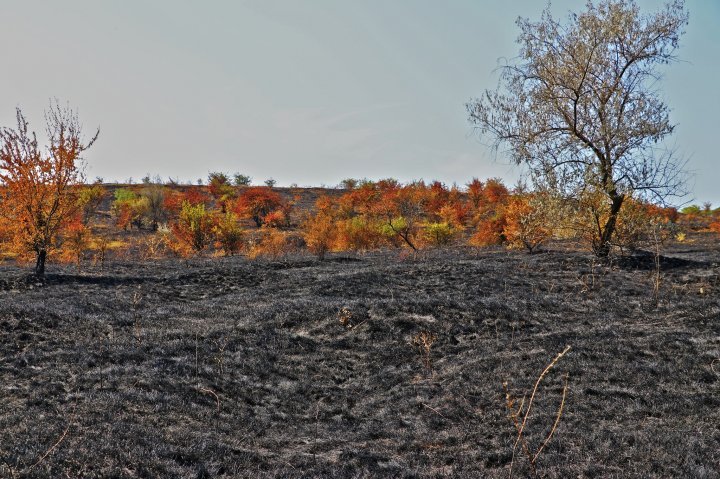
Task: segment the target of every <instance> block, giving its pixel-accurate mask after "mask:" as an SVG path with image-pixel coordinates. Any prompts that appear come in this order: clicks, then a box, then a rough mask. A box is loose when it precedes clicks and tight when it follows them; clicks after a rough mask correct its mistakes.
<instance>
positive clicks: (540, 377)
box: [513, 346, 570, 450]
mask: <svg viewBox="0 0 720 479" xmlns="http://www.w3.org/2000/svg"><path fill="white" fill-rule="evenodd" d="M568 351H570V346H567V347H566V348H565V349H564V350H563V352H561V353H559V354H558V355H557V356H555V359H553V360H552V361H551V362H550V364H548V365H547V367H546V368H545V369H544V370H543V372H542V373H540V376H538V378H537V381H535V387H533V390H532V394H530V401H528V407H527V410H526V411H525V415H524V416H523V421H522V424H520V430H519V431H518V437H517V439H516V440H515V445H514V446H513V450H514V449H515V448H517V445H518V443H519V442H520V438H521V437H522V434H523V432H524V431H525V425H526V424H527V420H528V418H529V417H530V411H531V410H532V405H533V401H534V400H535V394H536V393H537V389H538V386H540V382H541V381H542V380H543V378H545V376H547V374H548V373H549V372H550V370H551V369H552V368H553V367H555V364H557V362H558V361H559V360H560V358H562V357H563V356H565V354H567V352H568Z"/></svg>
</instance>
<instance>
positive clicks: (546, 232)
mask: <svg viewBox="0 0 720 479" xmlns="http://www.w3.org/2000/svg"><path fill="white" fill-rule="evenodd" d="M552 212H553V204H552V196H551V195H550V194H549V193H535V194H517V195H513V196H511V197H510V198H509V199H508V202H507V206H506V207H505V225H504V227H503V231H502V235H503V236H504V239H505V241H506V242H507V244H508V247H509V248H525V249H527V250H528V252H529V253H532V252H533V251H534V250H535V249H536V248H537V247H538V246H540V244H541V243H543V242H544V241H546V240H547V239H548V238H550V237H551V235H552V223H553V215H552Z"/></svg>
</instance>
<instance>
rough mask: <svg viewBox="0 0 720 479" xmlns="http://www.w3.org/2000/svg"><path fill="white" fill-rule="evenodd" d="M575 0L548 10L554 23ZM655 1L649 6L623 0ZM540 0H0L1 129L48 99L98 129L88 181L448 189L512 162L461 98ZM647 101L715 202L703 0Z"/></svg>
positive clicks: (716, 48) (713, 84)
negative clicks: (247, 179)
mask: <svg viewBox="0 0 720 479" xmlns="http://www.w3.org/2000/svg"><path fill="white" fill-rule="evenodd" d="M584 3H585V2H584V1H580V0H574V1H570V0H562V1H560V0H556V1H554V2H553V11H554V12H555V13H556V14H560V15H565V13H566V12H567V11H568V10H569V9H570V8H575V9H578V8H582V7H583V5H584ZM638 3H639V4H640V5H641V7H642V8H644V9H646V10H649V9H656V8H658V7H659V6H660V5H661V4H662V1H661V0H640V1H639V2H638ZM544 5H545V2H544V1H540V0H512V1H509V0H502V1H500V0H486V1H481V0H448V1H438V0H427V1H423V0H412V1H411V0H395V1H390V0H361V1H359V0H306V1H297V0H282V1H281V0H235V1H233V0H226V1H220V0H216V1H204V2H201V1H199V0H198V1H182V0H164V1H160V0H158V1H150V0H142V1H141V0H124V1H102V0H64V1H62V2H55V1H50V0H47V1H42V2H41V1H33V0H22V1H20V0H3V2H2V6H3V8H2V17H1V18H0V41H1V42H2V45H4V46H5V49H4V55H3V61H2V75H0V124H3V125H11V124H12V122H13V115H14V108H15V107H16V106H21V107H22V108H23V110H24V111H25V113H26V115H27V116H28V118H29V119H30V121H31V126H33V127H34V128H35V129H38V130H42V121H41V120H42V110H43V108H44V107H45V106H46V105H47V104H48V100H49V98H51V97H57V98H58V99H60V100H61V101H62V102H65V101H68V102H70V104H71V105H73V106H74V107H75V108H77V109H78V110H79V113H80V117H81V119H82V121H83V122H84V124H85V126H86V129H87V130H88V131H89V130H90V129H91V128H92V127H94V126H95V125H100V127H101V130H102V132H101V136H100V139H99V141H98V143H97V144H96V146H95V147H93V149H92V150H90V151H89V152H88V154H87V160H88V172H87V173H88V177H89V178H91V179H92V178H94V177H95V176H102V177H104V178H105V180H106V181H109V180H125V179H127V178H129V177H133V178H135V179H138V178H140V177H142V176H144V175H145V174H146V173H150V174H160V175H162V176H163V177H167V176H173V177H179V178H180V179H182V180H195V179H196V178H198V177H203V178H205V177H206V176H207V173H208V172H209V171H227V172H231V173H232V172H235V171H238V172H242V173H245V174H249V175H250V176H252V177H253V179H254V180H255V181H256V182H258V183H259V182H262V180H264V179H266V178H269V177H273V178H275V179H276V180H277V181H278V184H280V185H287V184H290V183H298V184H299V185H319V184H323V183H324V184H327V185H334V184H337V183H338V182H339V181H340V180H341V179H343V178H346V177H369V178H382V177H390V176H391V177H396V178H399V179H401V180H403V181H407V180H411V179H417V178H424V179H426V180H430V179H439V180H441V181H444V182H446V183H452V182H458V183H465V182H467V181H468V180H469V179H470V178H471V177H473V176H477V177H480V178H485V177H490V176H500V177H502V178H504V179H505V180H506V181H507V182H508V183H510V184H512V183H514V181H515V180H516V178H517V177H518V174H519V169H518V168H517V167H514V166H510V165H508V164H507V163H506V161H505V160H504V158H502V157H500V158H497V160H495V158H494V156H493V154H492V153H491V151H489V149H488V148H486V147H485V146H484V145H483V144H481V143H480V142H479V141H478V140H477V139H476V138H475V137H474V136H473V135H472V131H471V127H470V125H469V124H468V123H467V119H466V116H467V115H466V113H465V106H464V105H465V103H466V102H467V101H468V100H469V99H471V98H472V97H474V96H478V95H480V94H481V93H482V92H483V91H484V89H485V88H492V87H494V86H495V85H496V84H497V75H496V73H494V69H495V68H496V66H497V64H498V63H497V62H498V58H500V57H512V56H514V55H516V53H517V50H518V49H517V45H516V44H515V43H514V40H515V38H516V36H517V33H518V31H517V27H516V26H515V23H514V22H515V19H516V18H517V17H518V16H519V15H521V16H525V17H530V18H538V17H539V14H540V12H541V10H542V9H543V8H544ZM688 8H689V10H690V16H691V18H690V25H689V26H688V28H687V35H686V36H685V37H684V39H683V43H682V46H681V49H680V51H679V55H680V56H681V58H682V59H683V60H684V62H683V63H678V64H675V65H672V66H670V67H669V68H668V69H666V79H665V83H664V85H665V87H664V92H665V95H666V99H667V101H668V103H669V104H670V106H671V107H672V108H673V120H674V121H675V122H677V123H678V129H677V130H676V134H675V135H674V138H673V140H672V142H673V144H675V145H676V146H677V148H678V149H679V150H680V151H682V152H683V153H684V154H686V155H688V156H689V157H690V163H689V166H690V168H691V169H692V170H693V171H695V172H696V177H695V181H694V186H693V193H694V197H695V198H696V199H697V200H698V201H705V200H710V201H713V202H714V203H716V204H718V203H720V188H718V187H717V186H716V185H717V182H718V181H720V172H719V171H720V161H718V160H719V159H720V158H718V153H717V152H718V148H717V146H716V144H715V143H716V140H717V138H718V133H717V130H718V125H719V124H720V122H719V121H718V112H720V93H719V90H718V79H719V78H720V33H719V31H718V28H717V25H720V2H717V1H715V0H689V1H688Z"/></svg>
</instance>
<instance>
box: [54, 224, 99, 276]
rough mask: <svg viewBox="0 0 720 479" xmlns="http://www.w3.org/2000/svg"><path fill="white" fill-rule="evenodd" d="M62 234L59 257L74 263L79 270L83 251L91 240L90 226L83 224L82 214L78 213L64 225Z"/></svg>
mask: <svg viewBox="0 0 720 479" xmlns="http://www.w3.org/2000/svg"><path fill="white" fill-rule="evenodd" d="M62 236H63V241H62V248H61V258H62V259H63V260H65V261H70V262H73V263H75V265H76V266H77V269H78V271H80V269H81V267H82V261H83V258H84V255H85V252H86V251H87V250H88V248H89V247H90V244H91V241H92V234H91V231H90V228H88V227H87V226H86V225H85V223H84V222H83V219H82V216H80V215H79V216H76V217H75V218H73V219H72V220H71V221H70V222H69V223H68V224H67V225H66V226H65V228H64V229H63V235H62Z"/></svg>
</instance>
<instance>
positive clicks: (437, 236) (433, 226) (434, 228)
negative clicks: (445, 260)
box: [423, 222, 458, 246]
mask: <svg viewBox="0 0 720 479" xmlns="http://www.w3.org/2000/svg"><path fill="white" fill-rule="evenodd" d="M457 234H458V229H457V228H455V227H454V226H453V225H451V224H450V223H447V222H443V223H430V224H428V225H426V226H425V230H424V231H423V237H424V239H425V241H427V242H428V243H429V244H431V245H433V246H446V245H448V244H450V243H451V242H452V240H453V239H454V238H455V237H456V236H457Z"/></svg>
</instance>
